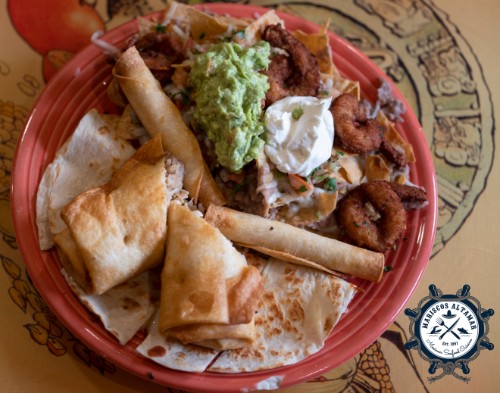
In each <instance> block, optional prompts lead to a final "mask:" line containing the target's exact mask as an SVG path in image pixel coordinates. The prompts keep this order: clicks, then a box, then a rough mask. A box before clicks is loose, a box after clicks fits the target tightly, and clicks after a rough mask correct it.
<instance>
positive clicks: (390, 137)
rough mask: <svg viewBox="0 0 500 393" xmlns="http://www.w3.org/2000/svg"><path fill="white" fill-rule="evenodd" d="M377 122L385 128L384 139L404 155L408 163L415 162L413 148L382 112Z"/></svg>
mask: <svg viewBox="0 0 500 393" xmlns="http://www.w3.org/2000/svg"><path fill="white" fill-rule="evenodd" d="M377 120H378V121H379V122H380V124H382V126H383V127H384V128H385V133H384V137H385V139H386V140H387V141H389V143H390V144H391V145H392V146H393V147H394V148H395V149H396V150H398V151H400V152H402V153H404V155H405V158H406V162H415V161H416V158H415V153H414V152H413V147H412V145H410V144H409V143H408V142H406V141H405V140H404V139H403V137H402V136H401V135H400V134H399V132H398V131H397V130H396V127H395V126H394V124H393V123H392V122H391V121H389V119H388V118H387V117H386V116H385V115H384V114H383V112H382V111H379V112H378V115H377Z"/></svg>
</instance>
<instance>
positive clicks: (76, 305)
mask: <svg viewBox="0 0 500 393" xmlns="http://www.w3.org/2000/svg"><path fill="white" fill-rule="evenodd" d="M203 8H204V9H206V10H209V11H212V12H214V13H219V14H222V13H227V14H230V15H233V16H236V17H253V16H254V15H255V13H259V14H263V13H264V12H265V11H266V10H265V9H263V8H258V7H250V6H242V5H231V4H206V5H203ZM153 15H158V14H153ZM281 16H282V17H283V19H284V20H285V22H286V26H287V28H288V29H290V30H294V29H298V28H300V29H302V30H304V31H306V32H315V31H318V27H317V26H316V25H314V24H312V23H310V22H307V21H304V20H302V19H299V18H297V17H293V16H289V15H284V14H283V15H281ZM136 29H137V24H136V22H135V21H132V22H129V23H126V24H125V25H123V26H121V27H119V28H117V29H114V30H112V31H110V32H109V33H107V34H106V35H104V36H103V37H102V38H103V39H104V40H106V41H107V42H110V43H112V44H120V43H121V42H123V40H124V39H125V38H126V37H128V36H130V35H131V34H132V33H134V32H135V31H136ZM330 40H331V45H332V48H334V55H333V56H334V61H335V63H336V65H337V67H338V68H339V70H340V72H341V73H342V74H343V75H344V76H345V77H346V78H349V79H352V80H359V81H360V83H361V90H362V92H363V94H364V95H365V96H366V97H367V98H369V99H371V100H373V99H375V97H376V87H377V86H378V84H379V79H380V78H384V79H388V78H387V77H386V76H385V75H384V74H383V73H382V72H381V71H380V70H379V68H378V67H377V66H376V65H375V64H374V63H372V62H371V61H370V60H369V59H368V58H367V57H366V56H364V55H363V54H362V53H360V52H359V51H358V50H357V49H356V48H354V47H352V46H351V45H350V44H348V43H347V42H345V41H343V40H342V39H340V38H339V37H337V36H335V35H333V34H330ZM110 76H111V67H110V66H109V65H108V64H107V63H106V58H105V56H104V55H103V54H102V52H101V50H100V49H99V48H97V47H96V46H93V45H91V46H89V47H87V48H86V49H84V50H83V51H82V52H80V53H79V54H78V55H76V56H75V57H74V58H73V59H72V60H71V61H70V62H69V63H68V64H67V65H66V66H65V67H64V68H63V69H62V70H61V71H60V72H59V73H57V74H56V75H55V76H54V78H53V79H52V80H51V81H50V82H49V84H48V85H47V86H46V88H45V90H44V91H43V92H42V94H41V95H40V97H39V98H38V100H37V102H36V104H35V106H34V109H33V111H32V112H31V114H30V116H29V118H28V121H27V123H26V127H25V130H24V132H23V134H22V135H21V138H20V140H19V144H18V147H17V152H16V156H15V162H14V170H13V176H12V179H13V180H12V181H13V184H12V198H11V201H12V209H13V217H14V225H15V231H16V235H17V240H18V243H19V248H20V250H21V253H22V255H23V258H24V261H25V263H26V266H27V268H28V271H29V274H30V276H31V278H32V279H33V282H34V284H35V286H36V287H37V289H38V291H39V292H40V294H41V295H42V296H43V298H44V299H45V301H46V302H47V304H48V305H49V307H50V308H51V309H52V311H53V312H54V313H55V314H56V315H57V317H58V318H59V320H60V321H61V322H62V323H64V324H65V325H66V326H67V327H68V329H69V330H70V331H71V332H72V333H73V334H74V335H75V336H76V337H78V338H79V339H80V340H81V341H82V342H84V343H85V344H86V345H88V346H89V347H90V348H92V349H93V350H95V351H96V352H98V353H100V354H101V355H103V356H104V357H106V358H107V359H108V360H109V361H111V362H113V363H114V364H116V365H117V366H119V367H121V368H123V369H125V370H127V371H129V372H131V373H134V374H136V375H138V376H140V377H142V378H149V379H150V378H151V376H152V377H153V381H154V382H157V383H159V384H163V385H168V386H171V387H175V388H178V389H187V390H196V391H207V392H229V391H241V390H242V389H243V390H244V389H249V390H254V389H255V385H256V383H258V382H259V381H262V380H264V379H266V378H269V377H271V376H275V375H280V376H282V377H283V381H282V384H281V386H282V387H283V386H287V385H291V384H295V383H298V382H301V381H306V380H309V379H311V378H313V377H315V376H318V375H319V374H321V373H323V372H325V371H327V370H329V369H332V368H334V367H336V366H339V365H340V364H341V363H343V362H345V361H347V360H348V359H350V358H352V357H353V356H355V355H356V354H358V353H359V352H360V351H362V350H363V349H364V348H366V347H367V346H368V345H370V344H371V343H372V342H373V341H375V340H376V339H377V338H378V337H379V336H380V335H381V334H382V333H383V332H384V331H385V330H386V329H387V327H388V326H389V325H390V324H391V323H392V322H393V321H394V320H395V318H396V317H397V315H398V314H399V313H400V312H401V310H402V308H403V307H404V305H405V304H406V302H407V301H408V299H409V297H410V296H411V294H412V293H413V291H414V289H415V287H416V285H417V283H418V281H419V279H420V277H421V275H422V273H423V271H424V269H425V266H426V264H427V262H428V260H429V257H430V254H431V250H432V245H433V242H434V235H435V231H436V218H437V192H436V182H435V175H434V168H433V164H432V157H431V153H430V150H429V147H428V145H427V143H426V140H425V136H424V133H423V131H422V129H421V127H420V125H419V123H418V121H417V119H416V117H415V115H414V114H413V112H412V111H411V109H410V107H409V106H408V105H407V104H406V101H405V99H404V97H403V96H402V95H401V93H400V92H399V91H397V89H396V87H395V86H394V85H393V89H394V94H395V96H396V97H397V98H399V99H400V100H402V101H403V102H405V104H406V107H407V108H408V110H407V112H406V113H405V114H404V116H403V118H404V123H403V125H399V126H398V131H399V132H400V133H401V134H402V135H403V137H405V138H406V140H407V141H409V142H410V143H411V144H412V146H413V148H414V151H415V156H416V157H417V160H418V161H417V163H415V164H412V165H411V181H412V182H413V183H415V184H418V185H421V186H423V187H425V189H426V190H427V192H428V197H429V202H430V203H429V205H428V206H427V207H426V208H425V209H422V210H418V211H414V212H411V213H410V214H409V218H408V228H407V232H406V234H405V237H406V240H404V241H401V243H400V244H399V245H398V247H397V250H396V251H394V252H392V253H391V255H390V256H389V262H388V263H389V264H390V265H392V266H393V267H394V269H393V270H392V271H391V272H390V273H388V274H385V276H384V278H383V279H382V281H381V282H380V283H379V284H371V283H367V282H361V281H359V282H356V284H357V285H359V286H360V287H361V288H363V289H364V292H362V293H360V294H358V295H357V296H356V297H355V299H354V300H353V302H352V303H351V305H350V306H349V312H348V313H347V314H346V315H345V316H344V317H343V318H342V319H341V321H340V322H339V324H338V325H337V326H336V327H335V329H334V331H333V333H332V334H331V336H330V337H329V338H328V339H327V341H326V343H325V346H324V348H323V349H322V350H321V351H320V352H318V353H317V354H315V355H312V356H310V357H308V358H306V359H305V360H303V361H302V362H300V363H297V364H295V365H291V366H287V367H281V368H276V369H272V370H269V371H264V372H255V373H242V374H235V375H230V374H226V375H221V374H215V373H185V372H180V371H174V370H170V369H167V368H164V367H161V366H159V365H157V364H156V363H154V362H152V361H151V360H148V359H146V358H143V357H142V356H141V355H139V354H137V353H136V352H135V351H134V348H135V346H136V345H137V341H134V340H132V342H131V343H128V344H127V345H125V346H122V345H120V344H119V343H118V342H117V341H116V340H115V339H114V338H113V337H112V336H111V335H110V334H109V333H108V332H107V331H106V330H105V329H104V328H103V327H102V325H101V324H99V323H97V322H96V321H95V319H94V318H93V317H92V316H91V315H90V314H89V313H88V312H87V310H86V309H85V308H84V306H83V305H82V304H81V303H80V302H79V301H78V299H77V298H76V297H75V296H73V294H72V292H71V290H70V289H69V287H68V285H67V284H66V281H65V280H64V278H63V277H62V275H61V273H60V270H59V264H58V260H57V258H56V254H55V253H54V252H41V251H40V250H39V247H38V235H37V228H36V224H35V201H36V192H37V187H38V183H39V182H40V179H41V177H42V174H43V171H44V170H45V168H46V167H47V165H48V164H49V163H50V162H51V161H52V159H53V157H54V155H55V152H56V151H57V149H58V148H59V147H60V146H61V145H62V144H63V142H64V141H65V140H66V139H67V138H68V137H69V136H70V134H71V133H72V132H73V130H74V129H75V127H76V125H77V124H78V121H79V120H80V118H81V117H82V116H83V115H84V114H85V113H86V112H87V111H88V110H89V109H91V108H93V107H96V108H97V109H98V110H99V111H106V110H110V109H112V105H111V104H110V102H109V100H108V98H107V95H106V85H107V83H108V82H109V80H110ZM389 83H391V81H389ZM391 84H392V83H391Z"/></svg>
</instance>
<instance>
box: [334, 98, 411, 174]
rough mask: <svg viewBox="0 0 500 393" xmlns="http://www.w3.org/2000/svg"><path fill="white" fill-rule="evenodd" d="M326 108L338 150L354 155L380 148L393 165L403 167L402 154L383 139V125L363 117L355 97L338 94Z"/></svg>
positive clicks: (363, 114)
mask: <svg viewBox="0 0 500 393" xmlns="http://www.w3.org/2000/svg"><path fill="white" fill-rule="evenodd" d="M330 109H331V111H332V114H333V119H334V121H335V141H336V143H337V144H338V145H340V147H342V148H344V149H345V150H347V151H349V152H351V153H356V154H366V153H368V152H370V151H372V150H377V149H380V151H381V152H382V153H383V154H384V155H385V156H386V157H387V158H388V159H389V160H390V161H392V162H394V163H395V164H396V165H398V166H405V165H406V159H405V156H404V154H403V153H401V152H399V151H397V150H396V149H395V148H394V147H393V146H392V145H391V144H390V143H389V142H388V141H387V140H386V139H385V138H384V133H385V128H384V126H383V125H382V124H380V122H379V121H377V120H376V119H368V118H367V116H366V113H365V111H364V110H363V107H362V106H360V104H359V101H358V100H357V99H356V97H354V96H353V95H351V94H342V95H340V96H338V97H337V98H336V99H335V100H334V101H333V103H332V106H331V108H330Z"/></svg>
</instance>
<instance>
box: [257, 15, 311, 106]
mask: <svg viewBox="0 0 500 393" xmlns="http://www.w3.org/2000/svg"><path fill="white" fill-rule="evenodd" d="M262 39H264V40H265V41H267V42H269V44H270V45H271V46H272V47H274V48H279V49H281V50H283V51H285V53H284V54H276V55H274V56H273V57H272V58H271V63H270V64H269V68H268V70H267V71H266V75H267V76H268V82H269V85H270V87H269V90H268V92H267V94H266V106H269V105H271V104H272V103H273V102H275V101H278V100H280V99H282V98H284V97H287V96H316V95H317V94H318V89H319V86H320V71H319V63H318V60H317V59H316V56H314V55H313V54H312V53H311V51H310V50H309V49H308V48H307V47H306V46H305V45H304V44H303V43H302V42H300V41H299V40H297V39H296V38H295V37H294V36H293V35H292V34H291V33H289V32H288V31H287V30H285V29H283V28H282V27H281V26H280V25H279V24H277V25H270V26H267V27H266V29H265V30H264V33H263V34H262Z"/></svg>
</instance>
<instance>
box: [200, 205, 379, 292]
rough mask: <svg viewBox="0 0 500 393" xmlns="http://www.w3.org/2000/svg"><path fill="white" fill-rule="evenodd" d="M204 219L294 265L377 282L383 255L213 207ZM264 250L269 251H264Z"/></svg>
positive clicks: (229, 236)
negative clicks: (315, 266) (320, 268)
mask: <svg viewBox="0 0 500 393" xmlns="http://www.w3.org/2000/svg"><path fill="white" fill-rule="evenodd" d="M205 219H206V220H207V221H208V222H210V223H212V224H213V225H215V226H216V227H217V228H219V229H220V231H221V232H222V233H223V234H224V235H225V236H227V237H228V238H229V239H231V240H232V241H233V242H236V243H238V244H244V245H245V246H247V247H250V248H253V249H256V250H259V251H261V252H264V253H268V254H269V255H271V256H274V257H280V256H279V255H278V254H281V258H285V260H287V261H289V262H294V263H297V264H301V265H304V264H307V262H308V261H309V262H310V264H309V266H312V267H314V265H321V266H323V267H325V268H327V269H329V270H334V271H339V272H341V273H345V274H352V275H355V276H357V277H360V278H364V279H366V280H370V281H374V282H378V281H379V280H380V278H381V277H382V273H383V269H384V255H383V254H381V253H377V252H372V251H369V250H365V249H362V248H359V247H355V246H352V245H350V244H347V243H343V242H340V241H338V240H335V239H330V238H327V237H324V236H320V235H318V234H315V233H312V232H309V231H306V230H304V229H300V228H297V227H294V226H292V225H289V224H285V223H283V222H279V221H274V220H270V219H266V218H263V217H258V216H255V215H252V214H248V213H242V212H239V211H236V210H232V209H229V208H226V207H223V206H215V205H212V206H210V207H209V208H208V210H207V212H206V214H205ZM266 250H270V252H267V251H266Z"/></svg>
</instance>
